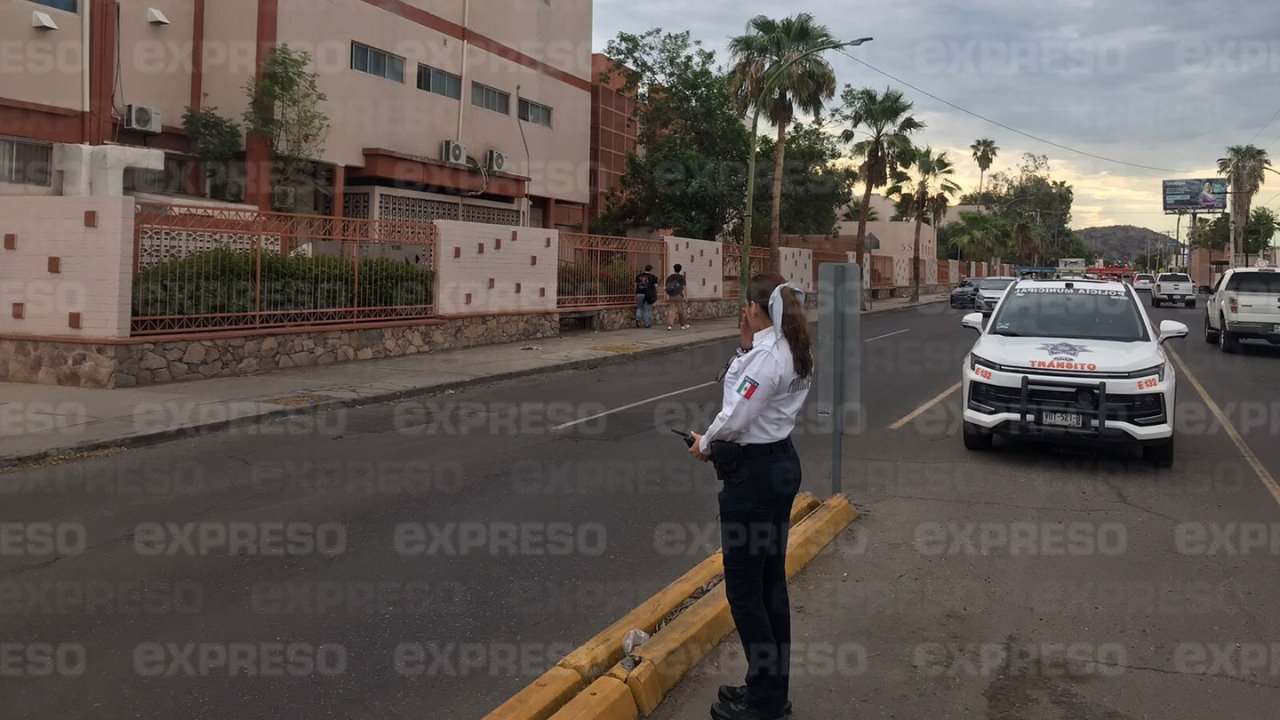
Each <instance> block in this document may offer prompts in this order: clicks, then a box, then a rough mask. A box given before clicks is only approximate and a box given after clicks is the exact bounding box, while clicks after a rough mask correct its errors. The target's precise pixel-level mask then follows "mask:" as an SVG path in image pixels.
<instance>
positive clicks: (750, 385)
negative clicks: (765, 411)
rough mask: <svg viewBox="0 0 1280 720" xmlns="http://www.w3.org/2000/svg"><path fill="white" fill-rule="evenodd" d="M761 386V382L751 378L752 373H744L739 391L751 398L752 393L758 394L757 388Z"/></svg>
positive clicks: (739, 384)
mask: <svg viewBox="0 0 1280 720" xmlns="http://www.w3.org/2000/svg"><path fill="white" fill-rule="evenodd" d="M758 387H760V383H758V382H756V381H755V380H752V379H751V376H750V375H743V376H742V382H740V383H738V389H737V391H736V392H737V393H738V394H739V395H741V396H742V397H744V398H746V399H748V400H750V399H751V396H752V395H755V394H756V388H758Z"/></svg>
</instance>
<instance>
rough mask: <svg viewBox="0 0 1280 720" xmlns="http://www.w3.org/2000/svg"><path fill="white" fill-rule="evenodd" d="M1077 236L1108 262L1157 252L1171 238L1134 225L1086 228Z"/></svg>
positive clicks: (1096, 254)
mask: <svg viewBox="0 0 1280 720" xmlns="http://www.w3.org/2000/svg"><path fill="white" fill-rule="evenodd" d="M1076 234H1077V235H1079V236H1080V239H1081V240H1083V241H1084V244H1085V245H1087V246H1088V247H1089V249H1090V250H1092V251H1093V252H1094V254H1095V256H1097V257H1101V258H1105V259H1107V260H1130V261H1132V260H1133V259H1134V258H1136V257H1138V256H1139V255H1145V254H1147V252H1153V253H1154V252H1156V248H1158V247H1159V243H1162V242H1163V243H1167V242H1170V240H1169V236H1168V235H1165V234H1164V233H1158V232H1156V231H1155V230H1150V229H1148V228H1142V227H1136V226H1134V225H1110V226H1108V227H1096V228H1085V229H1084V230H1077V231H1076ZM1148 243H1150V244H1149V245H1148Z"/></svg>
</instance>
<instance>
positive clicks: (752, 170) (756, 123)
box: [738, 107, 760, 305]
mask: <svg viewBox="0 0 1280 720" xmlns="http://www.w3.org/2000/svg"><path fill="white" fill-rule="evenodd" d="M759 128H760V108H758V107H757V108H756V111H755V114H754V115H753V116H752V118H751V152H750V153H749V154H748V155H747V204H746V217H744V218H743V219H742V265H741V267H740V268H739V269H738V274H739V275H740V276H741V277H739V278H738V280H739V281H740V283H741V285H742V294H741V295H740V296H739V299H740V300H741V303H740V304H742V305H746V304H747V284H748V283H749V282H750V281H751V214H752V213H753V212H755V209H754V208H755V196H756V146H757V143H756V140H757V135H756V132H757V131H758V130H759Z"/></svg>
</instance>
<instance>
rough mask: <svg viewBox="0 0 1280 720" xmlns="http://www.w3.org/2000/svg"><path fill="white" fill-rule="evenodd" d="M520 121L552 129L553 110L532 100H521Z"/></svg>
mask: <svg viewBox="0 0 1280 720" xmlns="http://www.w3.org/2000/svg"><path fill="white" fill-rule="evenodd" d="M520 119H521V120H523V121H525V122H530V123H534V124H537V125H546V126H547V127H551V108H549V107H547V106H546V105H539V104H538V103H536V102H533V101H532V100H525V99H524V98H520Z"/></svg>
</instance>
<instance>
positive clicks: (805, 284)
mask: <svg viewBox="0 0 1280 720" xmlns="http://www.w3.org/2000/svg"><path fill="white" fill-rule="evenodd" d="M780 250H781V254H782V264H781V266H780V267H779V268H778V272H780V273H781V274H782V277H784V278H786V279H787V281H788V282H792V283H795V284H796V285H797V286H798V287H800V288H802V289H804V290H805V291H807V292H813V290H814V289H815V288H814V287H813V251H812V250H810V249H808V248H789V247H784V248H780Z"/></svg>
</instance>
